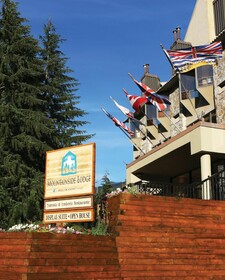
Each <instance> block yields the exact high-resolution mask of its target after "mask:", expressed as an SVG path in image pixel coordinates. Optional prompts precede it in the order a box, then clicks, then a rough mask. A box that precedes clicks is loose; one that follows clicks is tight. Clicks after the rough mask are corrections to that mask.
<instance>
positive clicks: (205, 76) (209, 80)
mask: <svg viewBox="0 0 225 280" xmlns="http://www.w3.org/2000/svg"><path fill="white" fill-rule="evenodd" d="M197 80H198V86H199V87H202V86H208V85H212V84H213V67H212V65H205V66H202V67H198V68H197Z"/></svg>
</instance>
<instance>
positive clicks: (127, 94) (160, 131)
mask: <svg viewBox="0 0 225 280" xmlns="http://www.w3.org/2000/svg"><path fill="white" fill-rule="evenodd" d="M123 91H124V93H125V94H126V96H127V95H128V93H127V92H126V90H125V89H124V88H123ZM146 99H148V98H147V97H146ZM148 101H149V100H148ZM140 111H141V113H143V114H144V116H146V118H147V119H148V116H147V115H146V114H145V112H144V111H143V110H142V107H140ZM152 124H153V125H154V127H155V128H156V129H157V131H158V132H159V133H160V134H161V135H162V136H163V137H164V139H165V140H167V138H166V136H165V135H164V134H163V133H162V132H161V131H160V129H159V128H158V127H157V126H156V125H155V124H154V123H152ZM146 129H147V130H148V128H147V126H146ZM148 132H149V133H151V131H149V130H148Z"/></svg>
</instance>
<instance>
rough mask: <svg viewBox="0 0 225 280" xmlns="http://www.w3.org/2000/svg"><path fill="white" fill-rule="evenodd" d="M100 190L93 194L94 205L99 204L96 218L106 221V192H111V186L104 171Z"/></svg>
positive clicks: (107, 174)
mask: <svg viewBox="0 0 225 280" xmlns="http://www.w3.org/2000/svg"><path fill="white" fill-rule="evenodd" d="M100 188H101V191H100V192H99V193H97V194H96V195H95V205H96V207H97V205H98V206H99V211H98V219H99V220H100V221H102V222H104V223H107V216H106V200H107V199H106V194H107V193H111V191H112V189H113V187H112V184H111V182H110V179H109V173H108V172H106V173H105V174H104V176H103V177H102V182H101V186H100Z"/></svg>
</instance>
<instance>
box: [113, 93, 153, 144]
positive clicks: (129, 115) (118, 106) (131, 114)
mask: <svg viewBox="0 0 225 280" xmlns="http://www.w3.org/2000/svg"><path fill="white" fill-rule="evenodd" d="M110 98H111V100H112V101H113V102H114V104H115V105H116V107H117V108H118V109H120V111H121V112H122V113H123V114H124V115H125V116H127V117H128V119H129V120H134V122H133V124H134V126H135V127H136V128H137V129H138V131H140V132H141V133H142V135H143V136H145V137H146V139H147V140H148V141H149V143H151V144H152V145H153V143H152V141H151V139H150V138H149V137H148V135H147V134H145V133H144V132H143V131H142V130H141V129H140V128H139V126H138V125H137V124H136V123H135V121H137V122H138V123H140V124H142V125H144V124H143V123H142V122H141V121H139V120H138V119H136V118H135V117H134V116H133V113H131V112H128V111H129V109H127V108H125V107H123V109H127V113H126V112H125V111H124V110H122V109H121V107H122V106H121V105H119V104H118V103H117V102H116V100H115V99H113V98H112V96H110ZM144 126H145V125H144Z"/></svg>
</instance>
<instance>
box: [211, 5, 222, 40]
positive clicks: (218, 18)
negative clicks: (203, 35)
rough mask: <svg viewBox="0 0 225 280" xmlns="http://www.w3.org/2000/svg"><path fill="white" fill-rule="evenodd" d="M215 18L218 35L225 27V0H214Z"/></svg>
mask: <svg viewBox="0 0 225 280" xmlns="http://www.w3.org/2000/svg"><path fill="white" fill-rule="evenodd" d="M213 8H214V20H215V32H216V36H217V35H219V33H221V32H222V31H223V30H224V28H225V17H224V15H225V0H214V2H213Z"/></svg>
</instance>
